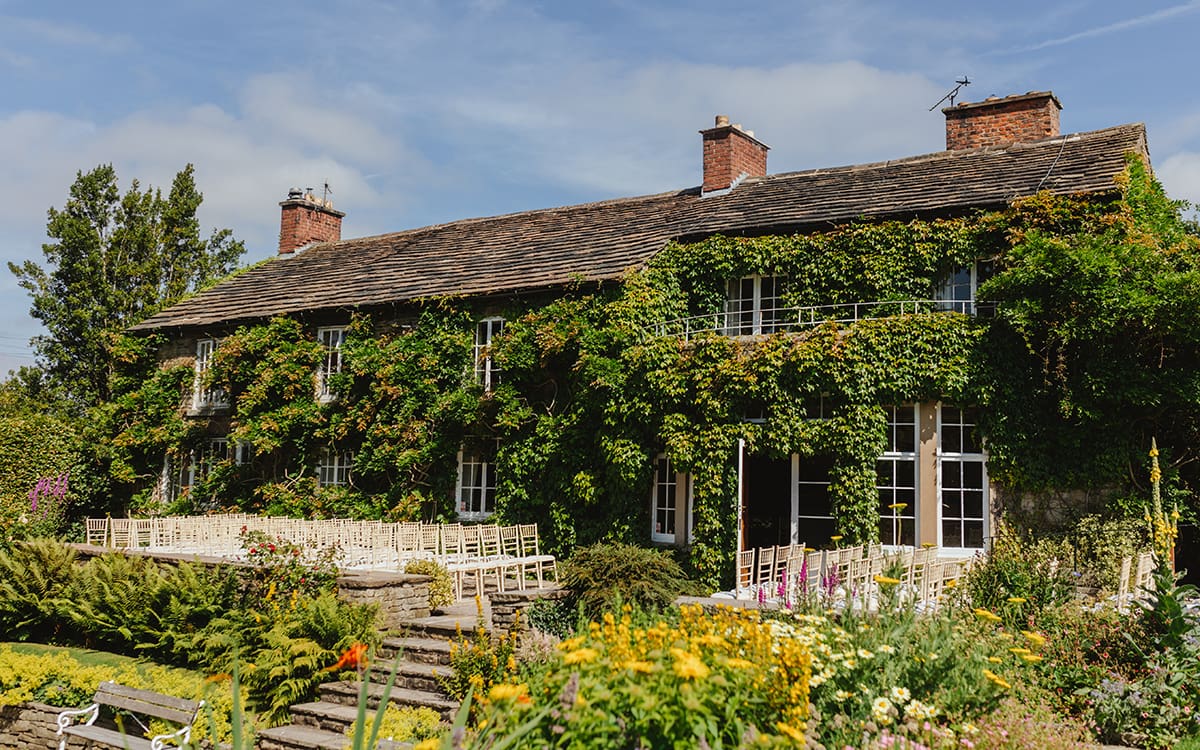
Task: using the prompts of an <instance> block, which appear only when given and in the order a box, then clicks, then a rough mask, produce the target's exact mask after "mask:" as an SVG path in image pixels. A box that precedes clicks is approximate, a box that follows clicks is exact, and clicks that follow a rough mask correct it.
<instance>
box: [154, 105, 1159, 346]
mask: <svg viewBox="0 0 1200 750" xmlns="http://www.w3.org/2000/svg"><path fill="white" fill-rule="evenodd" d="M1130 152H1135V153H1139V154H1147V148H1146V134H1145V128H1144V126H1143V125H1141V124H1134V125H1122V126H1118V127H1114V128H1108V129H1106V130H1097V131H1092V132H1088V133H1078V134H1074V135H1067V136H1062V137H1058V138H1050V139H1046V140H1044V141H1038V142H1035V143H1027V144H1010V145H1008V146H1004V147H1000V146H992V147H986V148H980V149H972V150H966V151H943V152H938V153H934V154H928V155H925V156H916V157H911V158H908V159H901V160H897V161H889V162H879V163H875V164H862V165H856V166H849V167H837V168H833V169H816V170H810V171H805V172H792V173H786V174H776V175H769V176H767V177H764V178H759V179H750V180H746V181H744V182H743V183H741V184H740V185H738V186H736V187H735V188H734V189H732V190H730V191H728V192H725V193H723V194H720V195H708V196H704V197H701V195H700V191H699V188H693V189H690V190H683V191H680V192H673V193H661V194H658V195H649V196H642V197H637V198H625V199H620V200H612V201H604V202H600V203H588V204H583V205H577V206H564V207H561V208H550V209H543V210H539V211H527V212H523V213H516V214H508V215H505V216H495V217H490V218H482V219H467V220H463V221H456V222H451V223H449V224H440V225H437V226H431V227H423V228H421V229H411V230H407V231H403V232H396V233H393V234H383V235H378V236H375V237H363V238H360V239H352V240H343V241H340V242H331V243H325V244H321V245H315V246H313V247H310V248H308V249H307V250H304V251H303V252H300V253H296V254H295V255H292V256H280V257H277V258H273V259H271V260H270V261H268V262H266V263H263V264H261V265H259V266H257V267H254V268H252V269H250V270H248V271H245V272H244V273H241V274H240V275H237V276H235V277H233V278H231V279H229V280H227V281H224V282H222V283H220V284H218V285H217V286H215V287H213V288H211V289H208V290H206V291H204V292H202V293H200V294H198V295H196V296H194V297H191V298H189V299H187V300H184V301H182V302H180V303H178V304H176V305H174V306H172V307H170V308H168V309H166V310H163V311H162V312H160V313H158V314H157V315H155V316H153V317H151V318H150V319H148V320H146V321H144V322H142V323H141V324H139V325H137V326H135V327H134V329H133V330H135V331H136V330H153V329H160V328H192V327H203V326H216V325H221V324H229V323H235V322H244V321H250V320H256V319H263V318H267V317H270V316H272V315H276V314H281V313H296V312H302V311H317V310H338V309H354V308H362V307H368V308H369V307H373V306H377V305H385V304H393V303H403V302H406V301H411V300H416V299H420V298H428V297H436V296H445V295H487V294H503V293H515V292H520V291H527V290H534V289H541V288H547V287H553V286H556V285H560V284H564V283H567V282H569V281H571V280H573V279H577V278H583V279H588V280H607V279H615V278H618V277H620V275H621V274H623V273H624V272H625V271H627V270H628V269H630V268H633V267H638V266H641V265H643V264H644V263H645V262H646V261H647V260H649V259H650V258H651V257H652V256H653V255H654V254H655V253H656V252H658V251H659V250H661V249H662V248H663V246H664V245H665V244H666V243H667V242H668V241H669V240H671V239H681V238H686V239H692V238H697V237H703V236H707V235H711V234H717V233H726V234H734V233H736V234H742V233H746V234H756V233H763V232H767V231H792V230H799V231H803V230H805V229H812V228H817V227H821V226H829V225H830V224H832V223H838V222H846V221H849V220H853V219H858V218H885V217H911V216H920V215H930V214H946V213H961V212H963V211H968V210H970V209H973V208H983V207H992V206H1000V205H1004V204H1005V203H1007V202H1009V201H1011V200H1012V199H1014V198H1016V197H1019V196H1023V195H1029V194H1031V193H1034V192H1036V191H1037V190H1039V189H1046V190H1051V191H1053V192H1055V193H1063V194H1074V193H1106V192H1112V191H1114V190H1115V188H1116V185H1115V183H1114V181H1113V178H1114V177H1115V176H1116V175H1117V174H1118V173H1120V172H1121V170H1122V169H1123V168H1124V166H1125V162H1124V159H1125V155H1126V154H1127V153H1130Z"/></svg>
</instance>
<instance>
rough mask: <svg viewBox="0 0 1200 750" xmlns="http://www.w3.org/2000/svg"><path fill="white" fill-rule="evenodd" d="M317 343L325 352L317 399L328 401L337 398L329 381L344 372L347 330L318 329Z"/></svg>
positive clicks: (319, 372) (341, 328)
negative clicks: (343, 360) (343, 353)
mask: <svg viewBox="0 0 1200 750" xmlns="http://www.w3.org/2000/svg"><path fill="white" fill-rule="evenodd" d="M317 341H318V342H320V344H321V348H322V349H323V350H324V358H323V359H322V361H321V365H320V369H319V370H317V397H318V398H319V399H321V400H323V401H328V400H330V399H333V398H336V397H337V394H336V393H334V392H333V388H332V387H331V386H330V384H329V379H330V378H331V377H332V376H334V375H337V374H338V373H340V372H341V371H342V344H343V343H344V342H345V341H346V329H345V328H343V327H341V326H329V327H327V328H318V329H317Z"/></svg>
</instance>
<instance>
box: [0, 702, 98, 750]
mask: <svg viewBox="0 0 1200 750" xmlns="http://www.w3.org/2000/svg"><path fill="white" fill-rule="evenodd" d="M59 711H62V709H61V708H55V707H54V706H47V705H46V704H44V703H23V704H21V705H18V706H0V748H4V750H9V748H31V749H33V750H41V749H42V748H46V750H57V748H58V739H59V738H58V736H57V735H55V731H57V730H58V724H57V721H56V720H57V718H58V713H59ZM81 742H82V740H76V741H75V742H73V743H71V750H75V749H76V748H83V747H87V748H92V747H95V746H94V745H92V744H90V743H89V744H87V745H83V744H80V743H81Z"/></svg>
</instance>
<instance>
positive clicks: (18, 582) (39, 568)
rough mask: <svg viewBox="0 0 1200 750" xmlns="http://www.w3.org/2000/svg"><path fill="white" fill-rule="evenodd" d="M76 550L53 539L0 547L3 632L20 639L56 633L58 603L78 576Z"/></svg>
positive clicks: (0, 630)
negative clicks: (5, 547) (76, 574)
mask: <svg viewBox="0 0 1200 750" xmlns="http://www.w3.org/2000/svg"><path fill="white" fill-rule="evenodd" d="M75 559H76V555H75V552H74V550H72V549H71V548H70V547H67V546H66V545H63V544H59V543H58V542H56V541H54V540H52V539H34V540H30V541H26V542H18V543H16V544H14V545H13V546H12V547H11V548H10V549H0V632H3V633H4V634H5V637H6V638H9V639H11V640H17V641H24V640H30V639H32V638H36V637H43V638H45V637H47V636H51V637H54V636H57V635H58V633H59V630H60V623H59V622H58V613H59V602H60V601H61V596H62V593H63V591H64V590H66V589H67V587H68V586H69V585H70V583H71V581H72V579H73V577H74V575H75Z"/></svg>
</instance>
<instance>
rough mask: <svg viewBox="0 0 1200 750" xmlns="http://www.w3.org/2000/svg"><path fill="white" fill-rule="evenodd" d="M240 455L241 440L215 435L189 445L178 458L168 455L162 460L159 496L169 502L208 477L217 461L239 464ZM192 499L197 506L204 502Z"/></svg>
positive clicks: (242, 452)
mask: <svg viewBox="0 0 1200 750" xmlns="http://www.w3.org/2000/svg"><path fill="white" fill-rule="evenodd" d="M244 455H245V446H244V445H243V444H241V443H237V442H231V441H230V440H229V439H228V438H224V437H215V438H208V439H207V440H205V441H204V442H203V443H201V444H200V445H198V446H196V447H195V448H193V449H191V450H190V451H188V453H187V455H186V456H185V457H183V458H182V459H172V458H171V457H169V456H168V457H167V458H165V459H164V460H163V478H162V490H161V492H162V497H163V499H164V500H166V501H168V502H172V501H174V500H178V499H179V498H181V497H184V496H185V495H189V494H191V493H192V492H193V488H195V487H197V486H199V485H201V484H203V483H204V482H205V481H206V480H207V479H208V478H209V476H210V475H211V474H212V471H213V469H214V468H216V467H217V465H218V464H220V463H222V462H224V461H232V462H233V463H235V464H241V463H242V461H243V457H244ZM193 500H194V504H195V505H196V507H197V508H203V507H205V505H204V503H202V502H199V501H195V499H193Z"/></svg>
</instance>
